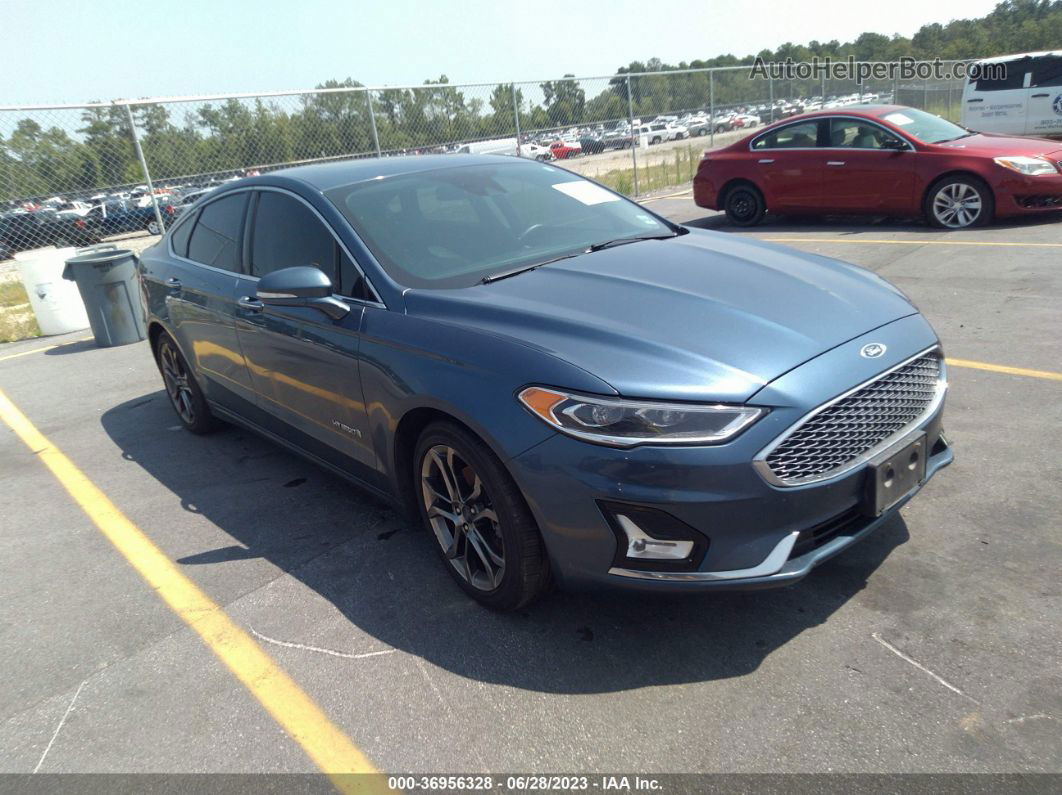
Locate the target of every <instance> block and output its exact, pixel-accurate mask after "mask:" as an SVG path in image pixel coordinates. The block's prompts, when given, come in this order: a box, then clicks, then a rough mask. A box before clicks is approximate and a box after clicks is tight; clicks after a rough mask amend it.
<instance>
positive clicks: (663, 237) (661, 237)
mask: <svg viewBox="0 0 1062 795" xmlns="http://www.w3.org/2000/svg"><path fill="white" fill-rule="evenodd" d="M680 234H682V233H681V232H672V233H671V234H667V235H634V236H633V237H617V238H616V239H615V240H605V241H604V242H602V243H594V244H593V245H592V246H590V248H588V249H587V251H601V249H605V248H612V247H613V246H622V245H623V244H624V243H637V242H638V241H639V240H670V239H671V238H673V237H678V236H679V235H680Z"/></svg>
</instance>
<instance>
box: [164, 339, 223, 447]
mask: <svg viewBox="0 0 1062 795" xmlns="http://www.w3.org/2000/svg"><path fill="white" fill-rule="evenodd" d="M155 364H156V365H158V368H159V374H160V375H161V376H162V383H163V386H164V387H165V388H166V395H167V397H169V399H170V405H171V406H173V410H174V412H176V414H177V418H178V419H179V420H180V421H181V425H183V426H184V428H185V430H188V431H191V432H192V433H198V434H205V433H210V432H211V431H216V430H217V429H218V428H219V427H221V422H220V421H219V420H218V419H217V418H216V417H215V416H214V415H213V414H211V413H210V407H209V406H208V405H207V402H206V398H204V397H203V390H202V389H200V388H199V383H198V382H197V381H196V380H195V376H194V375H192V370H191V368H190V367H189V366H188V362H187V361H186V360H185V358H184V354H182V353H181V351H180V349H179V348H178V347H177V343H175V342H174V341H173V338H172V337H171V336H170V335H169V334H167V333H165V332H163V333H162V334H160V335H159V338H158V340H157V341H156V342H155Z"/></svg>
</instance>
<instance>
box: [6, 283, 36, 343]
mask: <svg viewBox="0 0 1062 795" xmlns="http://www.w3.org/2000/svg"><path fill="white" fill-rule="evenodd" d="M40 335H41V330H40V328H39V327H38V326H37V318H35V317H34V316H33V310H32V309H30V306H29V296H28V295H26V290H25V289H24V288H23V287H22V282H18V281H9V282H0V342H14V341H15V340H24V339H29V338H30V337H39V336H40Z"/></svg>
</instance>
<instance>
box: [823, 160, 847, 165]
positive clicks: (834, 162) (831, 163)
mask: <svg viewBox="0 0 1062 795" xmlns="http://www.w3.org/2000/svg"><path fill="white" fill-rule="evenodd" d="M826 165H828V166H843V165H844V161H843V160H827V161H826Z"/></svg>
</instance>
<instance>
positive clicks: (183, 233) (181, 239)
mask: <svg viewBox="0 0 1062 795" xmlns="http://www.w3.org/2000/svg"><path fill="white" fill-rule="evenodd" d="M193 226H195V218H188V219H187V220H185V221H184V223H181V224H178V225H177V228H176V229H174V230H173V232H171V233H170V245H172V246H173V253H174V254H176V255H177V256H178V257H187V256H188V239H189V238H190V237H191V236H192V227H193Z"/></svg>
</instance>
